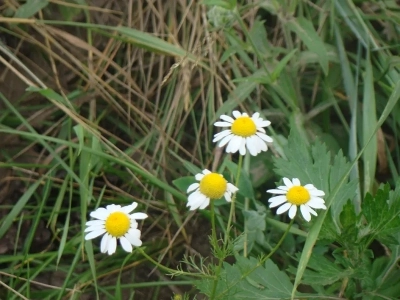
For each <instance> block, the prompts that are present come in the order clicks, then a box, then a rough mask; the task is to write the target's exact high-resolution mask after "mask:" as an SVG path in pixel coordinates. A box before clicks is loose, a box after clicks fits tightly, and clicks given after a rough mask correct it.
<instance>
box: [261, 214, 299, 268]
mask: <svg viewBox="0 0 400 300" xmlns="http://www.w3.org/2000/svg"><path fill="white" fill-rule="evenodd" d="M293 222H294V218H293V219H291V220H290V223H289V225H288V227H287V228H286V231H285V233H284V234H283V235H282V237H281V239H280V240H279V241H278V243H277V244H276V245H275V247H274V248H272V250H271V252H270V253H268V255H266V256H265V257H263V258H262V259H261V261H260V265H261V264H263V263H264V262H265V261H267V259H268V258H270V257H271V256H272V254H274V253H275V252H276V250H278V249H279V247H280V246H281V245H282V243H283V241H284V240H285V237H286V236H287V234H288V233H289V231H290V228H291V227H292V225H293Z"/></svg>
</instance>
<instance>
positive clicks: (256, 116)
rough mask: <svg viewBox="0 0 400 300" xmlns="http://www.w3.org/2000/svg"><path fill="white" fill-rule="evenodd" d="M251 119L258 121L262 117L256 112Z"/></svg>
mask: <svg viewBox="0 0 400 300" xmlns="http://www.w3.org/2000/svg"><path fill="white" fill-rule="evenodd" d="M251 117H252V118H253V119H258V118H259V117H260V113H259V112H255V113H254V114H253V115H252V116H251Z"/></svg>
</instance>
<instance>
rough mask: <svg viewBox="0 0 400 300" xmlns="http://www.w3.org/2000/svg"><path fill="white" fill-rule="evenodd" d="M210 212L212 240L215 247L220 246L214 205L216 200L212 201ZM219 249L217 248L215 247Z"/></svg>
mask: <svg viewBox="0 0 400 300" xmlns="http://www.w3.org/2000/svg"><path fill="white" fill-rule="evenodd" d="M210 214H211V240H212V243H213V245H215V248H217V247H218V240H217V231H216V230H217V229H216V228H215V207H214V200H211V201H210ZM214 250H215V251H217V249H214Z"/></svg>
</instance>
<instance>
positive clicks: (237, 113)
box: [232, 110, 242, 119]
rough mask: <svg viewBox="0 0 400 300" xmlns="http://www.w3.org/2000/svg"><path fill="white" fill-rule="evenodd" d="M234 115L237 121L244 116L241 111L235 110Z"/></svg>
mask: <svg viewBox="0 0 400 300" xmlns="http://www.w3.org/2000/svg"><path fill="white" fill-rule="evenodd" d="M232 115H233V116H234V117H235V119H237V118H239V117H241V116H242V114H241V113H240V112H239V111H237V110H234V111H233V112H232Z"/></svg>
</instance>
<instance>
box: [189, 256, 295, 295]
mask: <svg viewBox="0 0 400 300" xmlns="http://www.w3.org/2000/svg"><path fill="white" fill-rule="evenodd" d="M236 260H237V261H236V263H235V264H234V265H230V264H228V263H224V264H223V270H222V272H221V276H220V280H219V281H218V286H217V291H216V295H215V299H226V300H236V299H242V300H243V299H265V300H267V299H275V300H277V299H285V298H289V297H290V295H291V292H292V288H293V284H292V283H291V281H290V279H289V277H288V276H287V275H286V273H285V272H282V271H280V270H279V268H278V267H277V266H276V265H275V264H274V263H273V262H272V261H271V260H267V261H266V262H265V263H264V265H263V266H260V265H259V261H258V260H257V259H255V258H245V257H242V256H236ZM196 285H197V287H198V288H199V289H200V290H201V291H202V292H203V293H205V294H206V295H208V296H210V294H211V288H212V280H202V281H201V282H197V283H196ZM296 295H299V294H296Z"/></svg>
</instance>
